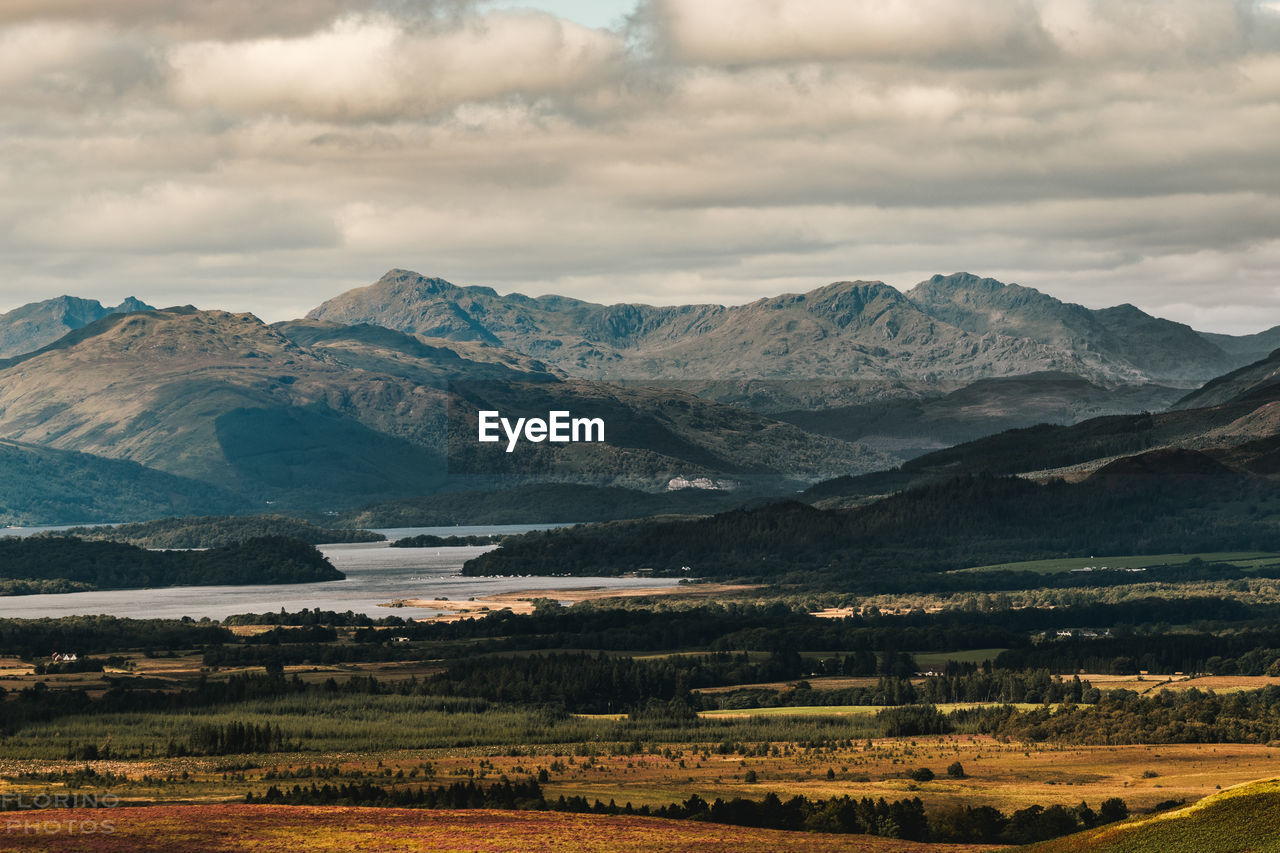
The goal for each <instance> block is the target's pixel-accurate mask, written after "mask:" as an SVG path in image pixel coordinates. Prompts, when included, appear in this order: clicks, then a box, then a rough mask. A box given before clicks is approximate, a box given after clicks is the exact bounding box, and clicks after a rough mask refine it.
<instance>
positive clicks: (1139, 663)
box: [995, 626, 1280, 675]
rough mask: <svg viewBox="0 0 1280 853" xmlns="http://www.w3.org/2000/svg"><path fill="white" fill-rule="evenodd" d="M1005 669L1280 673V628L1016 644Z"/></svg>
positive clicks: (1001, 661)
mask: <svg viewBox="0 0 1280 853" xmlns="http://www.w3.org/2000/svg"><path fill="white" fill-rule="evenodd" d="M995 665H996V666H997V667H1000V668H1002V669H1015V670H1016V669H1032V668H1044V669H1048V670H1050V671H1052V672H1061V673H1071V672H1105V673H1113V674H1116V675H1135V674H1137V673H1139V672H1158V673H1165V674H1168V673H1173V672H1196V673H1211V674H1214V675H1280V630H1276V629H1270V630H1242V629H1241V628H1240V626H1236V627H1235V628H1234V629H1233V630H1224V631H1221V632H1209V631H1176V632H1175V631H1160V632H1156V633H1151V634H1144V635H1132V636H1114V637H1100V638H1097V639H1065V638H1064V639H1054V640H1049V641H1046V642H1042V643H1038V644H1035V645H1029V646H1022V647H1020V648H1011V649H1009V650H1008V651H1005V652H1002V653H1001V654H1000V655H999V656H998V657H997V658H996V661H995Z"/></svg>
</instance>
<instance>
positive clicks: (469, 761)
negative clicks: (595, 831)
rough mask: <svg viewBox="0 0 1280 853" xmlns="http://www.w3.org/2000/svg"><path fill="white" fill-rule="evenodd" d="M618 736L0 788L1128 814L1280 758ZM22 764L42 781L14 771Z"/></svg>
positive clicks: (119, 766)
mask: <svg viewBox="0 0 1280 853" xmlns="http://www.w3.org/2000/svg"><path fill="white" fill-rule="evenodd" d="M808 719H814V718H808ZM746 722H747V721H745V720H744V721H742V723H743V724H745V723H746ZM617 746H620V744H608V743H604V744H591V743H584V744H576V745H574V744H568V745H560V746H551V745H547V746H541V747H537V748H535V749H532V750H529V749H526V750H525V751H524V753H523V754H519V755H512V754H510V750H508V749H506V748H503V747H472V748H464V749H458V748H449V749H444V748H441V749H428V750H381V751H377V752H371V753H359V752H353V751H351V750H349V749H346V750H341V751H332V752H324V753H291V754H290V753H285V754H271V755H253V756H244V757H227V758H218V757H208V758H203V757H187V758H153V759H135V760H131V761H118V760H109V761H106V760H104V761H93V762H85V761H71V760H65V759H54V760H44V761H32V760H29V759H28V760H15V759H8V760H0V793H5V794H10V795H26V796H28V797H31V796H34V795H36V794H42V793H47V794H53V795H56V794H59V793H67V792H72V791H78V792H79V793H81V794H84V793H90V792H96V793H99V794H107V793H111V794H114V795H116V796H118V797H120V799H121V800H122V801H125V802H128V803H132V804H135V805H147V804H154V803H170V804H176V803H231V802H239V801H243V799H244V795H245V794H246V793H247V792H254V793H255V794H262V793H263V792H264V791H265V790H266V788H267V786H268V785H270V784H272V780H277V784H288V785H292V784H293V782H292V781H289V780H291V779H294V778H298V779H299V781H301V782H302V784H304V785H305V784H308V783H309V781H310V777H309V776H306V775H304V776H302V777H299V776H298V775H297V774H298V772H299V771H305V770H307V769H308V768H312V767H317V768H319V767H330V768H334V767H336V768H337V769H338V770H339V771H340V773H341V776H340V777H338V780H339V781H347V782H351V781H359V780H362V779H363V780H369V781H371V782H372V783H373V784H375V785H381V786H391V787H397V788H398V787H408V788H411V789H412V788H416V787H418V786H421V785H428V786H434V785H449V784H452V783H453V782H457V781H460V780H461V781H467V780H471V779H474V780H476V781H477V782H478V783H486V784H487V783H489V782H493V781H497V780H498V779H500V778H502V777H503V776H506V777H508V778H510V779H524V778H528V777H529V776H530V775H536V774H538V773H539V772H540V771H542V770H547V771H548V779H547V781H546V782H545V783H543V785H542V788H543V791H544V793H545V795H546V796H547V797H548V798H552V799H554V798H556V797H559V796H561V795H564V796H567V797H568V796H582V797H586V798H587V799H588V800H591V801H594V800H596V799H599V800H601V801H602V802H605V803H607V802H609V801H610V800H615V801H616V802H617V803H619V804H624V803H627V802H631V803H633V804H634V805H636V806H641V805H649V806H661V805H667V804H670V803H673V802H679V801H683V800H685V799H687V798H688V797H689V795H690V794H693V793H697V794H698V795H699V796H701V797H703V798H705V799H706V800H708V801H712V800H714V799H716V798H717V797H721V798H724V799H726V800H729V799H732V798H734V797H746V798H750V799H755V800H759V799H760V798H762V797H763V796H764V795H765V794H768V793H770V792H774V793H778V794H781V795H784V796H790V795H794V794H803V795H804V796H806V797H809V798H811V799H813V798H826V797H831V796H841V795H845V794H847V795H849V796H854V797H871V798H873V799H877V798H880V797H884V798H886V799H888V800H890V801H892V800H897V799H901V798H903V797H915V796H918V797H920V798H921V799H922V800H923V801H924V803H925V808H926V809H927V810H929V811H933V810H935V809H940V808H946V807H949V806H954V805H969V806H980V805H991V806H995V807H997V808H999V809H1001V810H1002V811H1004V812H1006V813H1009V812H1011V811H1013V810H1015V809H1020V808H1025V807H1027V806H1030V805H1036V804H1038V805H1042V806H1049V805H1054V804H1058V805H1064V806H1075V805H1077V804H1078V803H1079V802H1080V801H1081V800H1085V801H1087V802H1089V803H1090V804H1091V805H1092V806H1093V807H1094V808H1097V807H1098V805H1099V803H1100V802H1101V801H1102V800H1104V799H1107V798H1109V797H1121V798H1123V799H1124V800H1125V801H1126V802H1127V803H1128V804H1129V806H1130V808H1131V809H1133V810H1134V811H1135V812H1136V811H1141V810H1145V809H1149V808H1151V807H1152V806H1153V805H1155V804H1156V803H1160V802H1164V801H1167V800H1186V801H1187V802H1194V801H1196V800H1198V799H1200V798H1202V797H1205V796H1208V795H1210V794H1214V793H1216V792H1217V790H1218V789H1219V786H1221V787H1223V788H1226V787H1230V786H1231V785H1236V784H1239V783H1241V782H1247V781H1249V780H1253V779H1259V778H1263V777H1266V776H1268V775H1269V774H1273V773H1274V772H1275V768H1276V766H1277V761H1278V760H1280V750H1277V749H1275V748H1273V747H1268V746H1264V745H1252V744H1179V745H1165V746H1159V747H1149V746H1140V745H1131V746H1081V747H1060V746H1055V745H1050V744H1023V743H1016V742H1011V743H1004V742H1002V741H1000V740H999V739H996V738H991V737H986V736H978V735H974V736H970V735H950V736H930V737H914V738H898V739H890V738H874V739H871V740H866V739H865V738H864V739H858V740H854V741H853V743H852V744H851V745H847V744H846V745H844V746H840V747H838V748H837V747H812V746H805V745H802V743H798V742H795V741H792V742H786V741H774V742H770V743H764V744H760V743H756V742H748V743H741V744H735V743H734V742H732V741H729V742H727V743H726V742H721V741H715V742H705V741H704V742H703V743H700V744H688V743H685V744H681V743H669V744H660V745H656V748H657V750H658V751H657V752H650V751H645V752H643V753H637V754H625V753H616V752H614V749H615V748H616V747H617ZM739 746H741V747H742V749H741V750H740V749H739V748H738V747H739ZM761 746H763V749H761V748H760V747H761ZM584 747H586V748H585V749H584ZM955 761H959V762H960V763H961V764H962V765H963V767H964V769H965V774H966V775H965V776H964V777H963V778H951V777H949V776H947V775H946V768H947V767H948V766H949V765H950V764H951V763H953V762H955ZM86 766H91V767H92V768H93V769H94V770H95V772H96V773H98V774H99V777H98V778H99V780H100V781H99V782H97V783H96V784H94V783H83V782H82V783H75V782H74V781H71V782H62V781H58V780H59V779H60V778H61V777H60V774H61V773H63V772H68V773H76V772H77V771H79V770H81V769H82V768H85V767H86ZM919 767H928V768H930V769H931V770H932V771H933V772H934V773H935V774H937V778H936V779H935V780H934V781H932V782H915V781H913V780H912V779H911V778H909V777H910V773H911V771H912V770H914V769H916V768H919ZM24 771H25V772H27V773H32V772H34V773H37V774H53V778H50V777H49V776H47V775H44V776H43V778H40V777H37V778H32V777H29V776H28V777H23V776H21V775H20V774H21V773H22V772H24ZM401 771H403V775H401ZM107 774H115V775H114V776H108V775H107ZM752 774H754V775H752ZM750 779H755V781H754V782H752V781H749V780H750ZM102 780H105V781H102ZM279 780H283V781H279ZM321 781H323V779H322V780H321ZM75 784H79V785H80V787H72V786H73V785H75ZM3 817H4V816H3V815H0V820H2V819H3ZM0 849H4V846H3V842H2V841H0Z"/></svg>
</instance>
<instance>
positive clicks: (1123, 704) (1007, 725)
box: [949, 687, 1280, 744]
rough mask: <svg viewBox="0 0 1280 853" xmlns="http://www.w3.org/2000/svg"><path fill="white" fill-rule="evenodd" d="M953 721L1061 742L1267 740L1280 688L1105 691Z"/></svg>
mask: <svg viewBox="0 0 1280 853" xmlns="http://www.w3.org/2000/svg"><path fill="white" fill-rule="evenodd" d="M949 718H950V719H951V721H952V723H953V724H954V725H957V726H958V725H962V724H963V725H968V726H970V727H976V728H977V730H979V731H982V732H986V733H990V734H996V735H1008V736H1010V737H1015V738H1019V739H1023V740H1031V741H1055V742H1059V743H1081V744H1118V743H1148V744H1156V743H1269V742H1271V741H1273V740H1277V739H1280V688H1277V687H1267V688H1263V689H1261V690H1253V691H1242V692H1239V693H1226V694H1215V693H1212V692H1203V691H1200V690H1195V689H1192V690H1187V691H1185V692H1177V693H1175V692H1171V691H1161V692H1159V693H1157V694H1155V695H1141V696H1139V695H1138V694H1136V693H1133V692H1132V691H1124V690H1116V691H1109V692H1106V693H1103V694H1102V695H1101V696H1100V697H1099V699H1098V701H1097V703H1096V704H1093V705H1079V706H1071V707H1067V708H1063V709H1060V710H1058V711H1056V712H1055V711H1053V710H1051V709H1049V708H1044V709H1040V710H1035V711H1017V710H1015V709H1013V708H1012V707H1003V708H984V709H978V710H961V711H955V712H952V714H950V715H949Z"/></svg>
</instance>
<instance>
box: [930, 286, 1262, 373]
mask: <svg viewBox="0 0 1280 853" xmlns="http://www.w3.org/2000/svg"><path fill="white" fill-rule="evenodd" d="M907 296H908V297H909V298H910V299H911V300H912V301H914V302H915V303H916V304H918V305H920V307H921V308H922V309H923V310H925V311H927V312H928V313H929V314H931V315H932V316H934V317H937V318H938V319H940V320H944V321H945V322H948V323H951V324H952V325H955V326H958V327H959V328H962V329H965V330H967V331H970V332H974V333H978V334H984V333H989V332H993V331H999V332H1001V333H1003V334H1006V335H1012V336H1015V337H1021V338H1027V339H1029V340H1033V341H1038V342H1040V343H1043V344H1046V345H1049V346H1054V347H1060V348H1063V349H1066V350H1068V351H1071V352H1076V353H1079V354H1080V355H1081V357H1082V358H1083V359H1084V360H1085V361H1086V362H1088V363H1090V364H1096V365H1099V367H1100V366H1101V365H1128V366H1129V367H1131V368H1133V369H1134V370H1135V371H1136V372H1137V373H1138V374H1140V375H1141V376H1143V377H1145V378H1147V379H1151V380H1156V381H1160V380H1165V381H1169V380H1174V381H1177V380H1182V381H1186V380H1204V379H1208V378H1210V377H1213V376H1217V375H1218V374H1220V373H1223V372H1225V371H1227V370H1230V369H1231V368H1233V367H1235V366H1237V364H1239V359H1238V358H1237V357H1235V356H1233V355H1231V354H1228V353H1227V352H1225V351H1223V349H1222V348H1221V347H1220V346H1218V345H1217V344H1215V343H1214V342H1212V341H1210V340H1208V339H1206V338H1205V337H1204V336H1202V335H1200V334H1199V333H1198V332H1196V331H1195V330H1194V329H1192V328H1191V327H1190V326H1186V325H1183V324H1182V323H1174V322H1172V321H1170V320H1163V319H1160V318H1158V317H1152V316H1151V315H1149V314H1146V313H1144V312H1143V311H1140V310H1139V309H1137V308H1135V307H1134V306H1132V305H1118V306H1116V307H1114V308H1105V309H1102V310H1090V309H1088V308H1085V307H1084V306H1082V305H1075V304H1072V303H1067V302H1062V301H1060V300H1058V299H1055V298H1054V297H1052V296H1049V295H1047V294H1044V293H1041V292H1040V291H1038V290H1035V289H1034V288H1030V287H1023V286H1021V285H1017V284H1002V283H1001V282H998V281H996V280H995V279H991V278H979V277H977V276H974V275H970V274H968V273H955V274H954V275H948V276H942V275H936V276H934V277H933V278H931V279H929V280H928V281H925V282H922V283H920V284H919V285H917V286H916V287H915V288H914V289H912V290H910V291H908V293H907Z"/></svg>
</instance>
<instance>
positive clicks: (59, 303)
mask: <svg viewBox="0 0 1280 853" xmlns="http://www.w3.org/2000/svg"><path fill="white" fill-rule="evenodd" d="M149 310H151V306H150V305H147V304H146V303H145V302H141V301H139V300H137V299H134V298H133V297H132V296H130V297H128V298H127V299H125V300H124V301H123V302H121V303H120V304H119V305H117V306H116V307H114V308H104V307H103V306H102V303H100V302H98V300H96V299H80V298H79V297H75V296H58V297H55V298H53V299H46V300H44V301H43V302H31V303H29V304H27V305H23V306H22V307H20V308H15V309H13V310H12V311H10V312H8V313H7V314H0V358H7V357H9V356H14V355H20V354H22V353H24V352H31V351H32V350H37V349H39V348H40V347H42V346H44V345H45V344H51V343H53V342H54V341H56V340H57V339H58V338H60V337H62V336H63V335H65V334H66V333H67V332H73V331H75V330H76V329H79V328H82V327H84V326H87V325H89V324H90V323H92V322H93V321H94V320H101V319H102V318H103V317H106V316H107V315H108V314H128V313H130V312H133V311H149Z"/></svg>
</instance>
